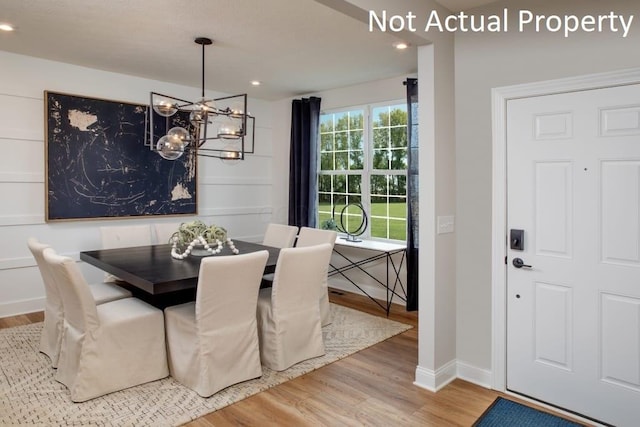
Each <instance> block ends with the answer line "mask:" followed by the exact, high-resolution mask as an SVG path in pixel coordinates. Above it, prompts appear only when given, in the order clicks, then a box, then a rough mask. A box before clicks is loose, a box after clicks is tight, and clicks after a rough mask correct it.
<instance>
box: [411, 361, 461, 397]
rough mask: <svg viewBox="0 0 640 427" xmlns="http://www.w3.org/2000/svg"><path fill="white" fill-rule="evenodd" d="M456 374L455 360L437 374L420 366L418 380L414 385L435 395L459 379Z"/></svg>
mask: <svg viewBox="0 0 640 427" xmlns="http://www.w3.org/2000/svg"><path fill="white" fill-rule="evenodd" d="M456 374H457V373H456V361H455V360H451V361H450V362H448V363H446V364H445V365H444V366H441V367H440V368H438V369H436V370H435V372H434V371H432V370H431V369H426V368H423V367H421V366H418V367H417V368H416V380H415V381H414V383H413V384H414V385H417V386H418V387H421V388H424V389H427V390H429V391H433V392H434V393H435V392H436V391H438V390H440V389H442V388H444V387H445V386H446V385H447V384H449V383H450V382H451V381H453V380H455V379H456V378H457V375H456Z"/></svg>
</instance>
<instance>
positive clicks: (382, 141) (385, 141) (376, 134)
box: [373, 128, 389, 148]
mask: <svg viewBox="0 0 640 427" xmlns="http://www.w3.org/2000/svg"><path fill="white" fill-rule="evenodd" d="M388 146H389V128H382V129H374V130H373V148H387V147H388Z"/></svg>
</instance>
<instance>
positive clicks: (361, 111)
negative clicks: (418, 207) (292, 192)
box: [318, 102, 407, 240]
mask: <svg viewBox="0 0 640 427" xmlns="http://www.w3.org/2000/svg"><path fill="white" fill-rule="evenodd" d="M319 148H320V155H319V159H320V167H319V172H318V223H319V224H321V223H322V222H323V221H325V220H327V219H329V218H331V217H332V214H333V212H334V211H335V214H336V216H335V218H336V220H337V221H339V218H340V212H342V210H343V209H344V208H345V206H347V205H348V204H350V203H356V202H359V203H362V205H363V206H364V209H365V211H366V212H367V215H368V217H369V226H368V228H367V230H366V231H365V233H364V234H363V237H372V238H381V239H392V240H406V235H407V231H406V229H407V106H406V104H404V103H402V102H396V103H391V104H384V105H370V106H364V107H353V108H350V109H346V110H339V111H338V110H337V111H330V112H323V113H322V114H321V115H320V147H319ZM345 216H346V217H347V218H348V225H347V224H345V225H346V226H347V228H348V229H349V230H355V229H356V228H358V226H359V225H360V224H361V222H362V215H361V211H360V209H358V208H356V207H354V206H348V207H347V208H346V209H345Z"/></svg>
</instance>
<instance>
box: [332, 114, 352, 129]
mask: <svg viewBox="0 0 640 427" xmlns="http://www.w3.org/2000/svg"><path fill="white" fill-rule="evenodd" d="M333 120H334V122H335V131H341V130H347V129H349V116H348V114H347V112H343V113H336V114H334V119H333Z"/></svg>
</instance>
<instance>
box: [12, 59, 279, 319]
mask: <svg viewBox="0 0 640 427" xmlns="http://www.w3.org/2000/svg"><path fill="white" fill-rule="evenodd" d="M0 64H2V66H1V67H0V152H2V153H4V155H3V156H0V194H1V195H2V200H3V202H2V204H1V205H0V240H1V241H2V242H3V245H1V246H0V317H4V316H10V315H14V314H18V313H24V312H31V311H37V310H41V309H42V308H43V307H44V289H43V286H42V282H41V279H40V277H39V274H38V271H37V268H35V262H34V260H33V258H32V257H31V254H30V253H29V251H28V249H27V246H26V241H27V238H28V237H30V236H34V237H37V238H38V239H39V240H41V241H44V242H47V243H50V244H51V245H52V246H53V247H54V248H55V249H56V250H58V251H59V252H61V253H64V254H66V255H69V256H72V257H75V258H76V259H77V257H78V252H79V251H82V250H89V249H96V248H99V247H100V237H99V232H98V227H99V226H103V225H118V224H122V223H123V221H126V223H128V224H131V223H136V224H143V223H154V222H181V221H187V220H190V219H193V217H186V216H178V217H154V218H140V219H137V218H130V219H119V220H92V221H69V222H55V223H45V221H44V218H45V216H44V209H45V194H44V179H45V177H44V114H43V111H44V102H43V93H44V91H45V90H50V91H56V92H63V93H69V94H75V95H82V96H87V97H96V98H103V99H111V100H118V101H128V102H135V103H144V104H147V103H148V102H149V92H150V91H151V90H153V91H158V92H161V93H167V94H171V95H175V96H178V97H181V98H184V99H197V98H198V97H199V92H200V91H199V89H197V88H190V87H184V86H178V85H173V84H169V83H164V82H158V81H152V80H147V79H142V78H137V77H132V76H127V75H122V74H115V73H108V72H104V71H98V70H93V69H89V68H83V67H78V66H74V65H69V64H63V63H58V62H52V61H46V60H42V59H37V58H32V57H26V56H22V55H15V54H12V53H7V52H2V51H0ZM196 83H197V82H196ZM208 95H209V96H213V95H215V94H213V93H209V94H208ZM270 104H271V103H269V102H265V101H258V100H254V99H250V100H249V108H250V111H251V113H252V114H254V115H255V116H256V154H255V155H247V160H245V161H244V162H238V164H236V165H228V164H224V163H222V162H221V161H220V160H218V159H209V158H199V160H198V204H199V206H198V213H199V215H198V217H199V218H201V219H203V220H204V221H206V222H207V223H215V224H217V225H220V226H223V227H225V228H227V230H228V231H229V234H230V235H231V237H234V238H238V239H246V240H260V239H261V238H262V234H263V232H264V229H265V227H266V224H267V223H269V222H270V221H271V220H272V216H271V212H272V192H273V191H272V185H271V175H272V172H271V140H272V135H271V134H272V128H271V120H272V118H271V108H270ZM82 268H83V270H84V271H85V273H86V274H87V275H88V278H89V279H91V280H99V279H100V278H101V277H102V273H101V272H100V271H99V270H97V269H95V268H93V267H91V266H88V265H83V266H82Z"/></svg>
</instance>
